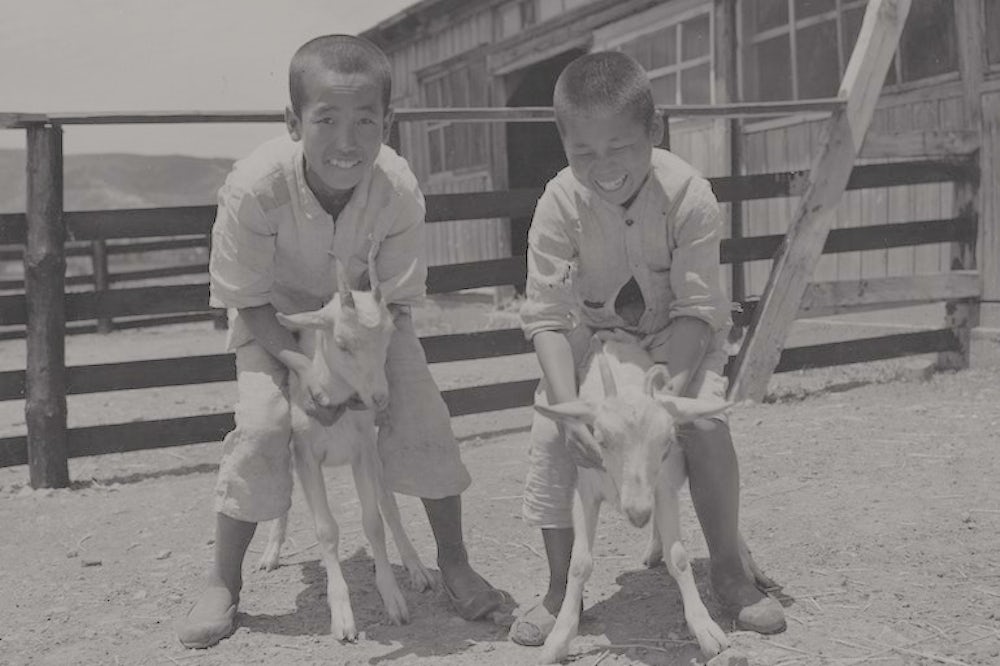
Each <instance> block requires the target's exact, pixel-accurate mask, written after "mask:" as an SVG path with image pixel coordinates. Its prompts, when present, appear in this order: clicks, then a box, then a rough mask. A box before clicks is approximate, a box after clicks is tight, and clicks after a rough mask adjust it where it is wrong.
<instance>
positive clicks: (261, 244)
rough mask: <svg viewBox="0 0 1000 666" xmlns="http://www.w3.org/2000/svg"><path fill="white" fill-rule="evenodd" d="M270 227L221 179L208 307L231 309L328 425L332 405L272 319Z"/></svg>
mask: <svg viewBox="0 0 1000 666" xmlns="http://www.w3.org/2000/svg"><path fill="white" fill-rule="evenodd" d="M275 237H276V231H275V229H274V228H273V227H272V226H271V223H270V222H269V220H268V218H267V216H266V215H265V214H264V212H263V211H262V210H261V208H260V205H259V203H258V202H257V200H256V199H255V198H254V197H253V196H251V195H249V194H247V193H246V192H243V191H242V190H241V189H240V188H237V187H234V186H232V185H231V183H229V182H227V183H226V184H225V185H223V187H222V188H220V190H219V207H218V212H217V214H216V219H215V224H214V225H213V227H212V253H211V258H210V261H209V275H210V279H211V283H210V292H211V300H212V303H213V304H214V305H221V306H223V307H229V308H235V309H237V310H238V311H239V313H240V319H241V320H242V321H243V323H244V324H245V325H246V327H247V330H248V331H249V332H250V335H251V336H253V338H254V340H255V341H256V342H257V343H258V344H259V345H260V346H261V347H263V348H264V350H265V351H267V352H268V353H269V354H271V356H273V357H275V358H276V359H278V360H279V361H280V362H281V363H282V364H283V365H285V366H286V367H287V368H288V369H289V370H292V371H294V372H295V373H296V374H298V375H299V377H300V378H301V379H302V383H303V385H304V386H305V388H306V393H307V395H308V396H309V399H310V402H311V404H307V405H305V408H306V412H307V413H308V414H309V415H310V416H312V417H314V418H316V419H317V420H318V421H320V422H321V423H323V424H324V425H330V424H332V423H333V421H334V420H335V418H336V416H337V412H336V408H331V407H330V406H329V405H330V401H329V398H328V397H327V396H326V394H325V392H324V391H323V389H322V386H321V385H320V384H319V381H318V379H319V378H318V377H316V376H315V375H314V373H313V372H312V371H311V370H310V368H311V366H312V363H311V361H310V359H309V358H308V357H307V356H305V355H304V354H303V353H302V351H301V349H300V348H299V345H298V343H297V342H296V340H295V338H294V337H293V336H292V334H291V332H290V331H288V330H287V329H286V328H285V327H284V326H282V325H281V324H279V323H278V319H277V317H276V316H275V309H274V306H273V305H271V303H270V298H271V285H272V284H273V282H274V245H275Z"/></svg>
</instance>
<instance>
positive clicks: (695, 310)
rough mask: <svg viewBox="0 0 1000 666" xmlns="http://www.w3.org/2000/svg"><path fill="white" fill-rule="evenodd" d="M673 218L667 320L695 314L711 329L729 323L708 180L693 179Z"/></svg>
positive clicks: (718, 222)
mask: <svg viewBox="0 0 1000 666" xmlns="http://www.w3.org/2000/svg"><path fill="white" fill-rule="evenodd" d="M682 196H683V199H682V200H681V201H680V202H679V204H678V208H677V211H676V217H675V225H676V226H675V228H674V229H675V230H674V243H675V247H674V250H673V257H672V266H671V270H670V287H671V290H672V291H673V292H674V301H673V303H672V304H671V306H670V314H669V319H670V320H673V319H676V318H678V317H694V318H695V319H700V320H702V321H704V322H706V323H707V324H708V325H709V326H711V327H712V329H713V330H718V329H721V328H722V327H724V326H725V325H726V324H727V323H728V322H729V307H728V306H729V303H728V301H727V299H726V298H725V295H724V294H723V293H722V289H721V286H720V284H719V276H720V270H719V243H720V240H721V236H722V213H721V211H720V210H719V204H718V201H717V200H716V198H715V195H714V194H713V193H712V188H711V186H710V185H709V184H708V181H706V180H704V179H703V178H693V179H692V180H691V181H690V183H689V184H688V186H687V188H686V189H685V191H684V194H683V195H682Z"/></svg>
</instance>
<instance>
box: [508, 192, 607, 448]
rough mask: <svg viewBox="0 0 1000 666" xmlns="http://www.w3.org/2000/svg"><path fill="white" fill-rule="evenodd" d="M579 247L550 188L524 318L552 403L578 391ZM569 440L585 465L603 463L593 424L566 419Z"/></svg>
mask: <svg viewBox="0 0 1000 666" xmlns="http://www.w3.org/2000/svg"><path fill="white" fill-rule="evenodd" d="M575 267H576V248H575V246H574V244H573V242H572V241H571V239H570V238H569V237H568V236H567V234H566V233H565V230H564V227H563V225H562V224H561V221H560V211H559V208H558V205H557V203H556V202H555V197H554V195H553V194H552V192H550V191H548V190H547V191H546V192H545V194H543V195H542V198H541V199H540V200H539V202H538V205H537V206H536V208H535V216H534V219H533V220H532V222H531V228H530V230H529V232H528V279H527V284H526V293H525V295H526V299H525V302H524V303H523V304H522V306H521V324H522V328H523V329H524V332H525V335H526V336H527V337H528V338H530V339H531V342H532V344H533V345H534V347H535V354H536V355H537V356H538V364H539V365H540V366H541V368H542V374H543V375H544V377H545V382H546V384H547V385H548V389H549V396H548V397H549V401H550V402H551V403H552V404H559V403H562V402H570V401H572V400H575V399H576V398H577V397H578V395H579V394H578V388H577V385H576V364H575V363H574V361H573V352H572V349H571V348H570V345H569V340H568V339H567V338H566V332H567V331H569V330H571V329H572V327H573V326H574V325H575V322H574V318H573V303H574V297H573V290H572V279H571V278H572V276H573V275H574V273H575ZM563 427H564V430H565V433H566V444H567V446H568V448H569V451H570V455H571V456H572V457H573V460H574V462H575V463H576V464H577V465H579V466H581V467H598V468H599V467H601V466H602V465H601V454H600V448H599V446H598V444H597V442H596V441H595V440H594V436H593V435H592V434H591V432H590V429H589V428H588V427H587V426H585V425H583V424H579V423H576V422H573V423H572V424H570V423H566V424H564V425H563Z"/></svg>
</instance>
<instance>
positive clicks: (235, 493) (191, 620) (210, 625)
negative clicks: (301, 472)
mask: <svg viewBox="0 0 1000 666" xmlns="http://www.w3.org/2000/svg"><path fill="white" fill-rule="evenodd" d="M236 376H237V392H238V402H237V405H236V428H235V429H234V430H233V431H232V432H230V433H229V434H228V435H226V439H225V441H224V443H223V446H224V452H223V456H222V460H221V462H220V464H219V477H218V481H217V484H216V490H215V495H216V501H215V510H216V528H215V549H214V559H213V562H212V566H211V568H210V569H209V573H208V577H207V581H206V584H205V587H204V588H203V590H202V592H201V594H200V595H199V597H198V599H197V601H196V602H195V604H194V607H193V608H192V609H191V611H190V612H189V613H188V615H187V616H186V617H185V618H184V619H183V620H182V621H181V623H180V625H179V626H178V628H177V635H178V638H180V641H181V642H182V643H183V644H184V645H186V646H187V647H199V648H204V647H210V646H212V645H214V644H216V643H218V642H219V641H220V640H222V639H223V638H225V637H226V636H228V635H229V634H230V633H232V631H233V629H234V628H235V619H236V608H237V605H238V604H239V597H240V589H241V587H242V583H243V578H242V569H243V558H244V556H245V554H246V550H247V546H248V545H249V544H250V540H251V539H252V538H253V535H254V531H255V529H256V527H257V523H258V522H262V521H265V520H272V519H274V518H277V517H278V516H280V515H282V514H283V513H285V512H287V511H288V508H289V505H290V504H291V494H292V475H291V450H290V448H289V438H290V436H291V419H290V413H289V405H288V385H287V379H288V373H287V370H286V369H285V367H284V366H283V365H281V363H280V362H278V361H277V360H276V359H274V358H273V357H271V356H270V354H268V353H267V352H266V351H264V350H263V349H262V348H261V347H259V346H258V345H256V344H254V343H249V344H246V345H243V346H242V347H240V348H239V349H237V350H236Z"/></svg>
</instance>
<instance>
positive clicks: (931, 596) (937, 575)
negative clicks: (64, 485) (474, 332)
mask: <svg viewBox="0 0 1000 666" xmlns="http://www.w3.org/2000/svg"><path fill="white" fill-rule="evenodd" d="M431 314H432V315H434V316H433V317H432V319H434V321H436V322H439V323H440V322H441V321H446V320H447V319H448V317H447V316H444V315H447V313H444V315H442V313H431ZM442 326H443V327H444V328H442V329H440V330H441V331H442V332H444V331H445V330H454V328H453V327H452V325H451V324H448V323H445V324H442ZM803 331H805V332H804V333H803ZM838 331H839V329H837V327H836V326H834V325H832V324H831V325H830V326H823V325H822V324H813V328H812V329H810V330H806V329H802V330H800V331H799V332H798V333H797V334H798V335H800V336H802V335H805V336H806V337H807V338H809V339H813V340H815V339H818V338H829V337H831V336H834V337H836V336H837V335H841V334H842V333H840V332H838ZM221 340H222V337H221V334H220V333H219V332H216V331H213V330H211V327H210V326H209V325H205V324H189V325H185V326H176V327H170V328H162V329H151V330H146V331H128V332H121V333H115V334H112V335H111V336H103V337H102V336H96V335H87V336H75V337H73V338H71V339H70V340H69V342H68V351H67V354H68V358H69V362H70V363H71V364H80V363H94V362H101V361H111V360H125V359H129V358H142V357H156V356H172V355H180V354H186V353H206V354H207V353H217V352H218V351H219V350H220V348H221ZM998 349H1000V345H998V344H992V345H990V346H989V350H990V351H989V353H988V354H986V355H985V357H984V359H983V360H982V361H981V362H982V365H981V367H978V368H976V369H973V370H966V371H962V372H957V373H939V374H933V375H931V374H928V373H925V372H923V370H922V367H923V364H924V363H925V362H926V359H908V360H907V361H896V362H885V363H878V364H867V365H865V366H847V367H843V368H837V369H831V370H823V371H812V372H804V373H795V374H794V375H783V376H779V377H777V378H776V380H775V382H774V383H773V386H772V391H771V396H770V398H769V401H768V402H766V403H765V404H756V405H743V406H740V407H739V408H737V409H736V410H735V412H734V415H733V419H732V425H733V433H734V438H735V441H736V443H737V448H738V452H739V456H740V462H741V472H742V484H743V495H742V514H741V521H742V525H743V530H744V533H745V534H746V536H747V539H748V541H749V543H750V545H751V547H752V548H753V549H754V552H755V555H756V557H757V560H758V562H759V563H760V564H761V565H762V566H763V567H764V569H765V570H766V571H767V572H768V573H769V574H771V575H772V576H773V577H774V578H776V579H777V580H778V581H779V582H780V583H782V584H783V585H784V593H785V595H787V596H786V598H785V603H786V604H787V608H786V612H787V615H788V629H787V631H786V632H784V633H782V634H779V635H776V636H773V637H762V636H758V635H754V634H749V633H745V632H735V631H734V632H731V633H730V638H731V640H732V642H733V644H734V645H735V646H736V647H737V648H738V649H739V650H740V651H742V652H743V653H744V654H745V655H747V656H748V657H749V659H750V663H751V664H754V665H757V666H760V665H765V664H766V665H773V666H779V665H781V666H792V665H793V664H794V665H804V666H808V665H812V664H836V665H848V664H880V665H883V664H884V665H895V664H934V663H942V664H959V665H960V664H970V665H971V664H980V665H987V664H1000V538H998V533H1000V492H998V491H997V479H998V478H1000V435H998V425H1000V381H998V376H1000V374H998V371H1000V353H998ZM23 359H24V357H23V342H21V343H3V344H2V345H0V368H2V369H8V368H14V367H23ZM434 371H435V375H436V376H437V377H438V380H439V383H440V384H441V385H442V387H443V388H450V387H452V386H459V385H469V384H474V383H489V382H491V381H495V380H500V379H516V378H522V377H532V376H537V367H536V366H535V364H534V359H533V358H532V357H530V356H526V357H517V358H514V359H502V360H500V361H498V362H489V363H487V362H477V363H465V364H450V366H449V367H445V366H435V367H434ZM231 399H232V385H231V384H217V385H213V386H206V387H183V388H181V389H169V390H167V389H162V390H147V391H129V392H116V393H107V394H100V395H95V396H77V397H71V399H70V418H71V423H72V424H73V425H84V424H89V423H101V422H116V421H125V420H131V419H137V418H153V417H167V416H180V415H185V414H192V413H197V412H212V411H219V410H224V409H228V408H229V405H228V403H229V401H230V400H231ZM21 410H23V405H21V404H20V403H0V435H2V434H14V433H17V432H23V412H22V411H21ZM529 419H530V410H528V409H517V410H509V411H505V412H496V413H492V414H485V415H478V416H469V417H460V418H457V419H455V430H456V433H457V434H458V435H459V437H460V438H461V441H462V449H463V456H464V459H465V461H466V464H467V465H468V466H469V468H470V471H471V473H472V476H473V479H474V481H473V485H472V487H471V488H470V490H469V491H468V492H466V493H465V495H464V506H465V521H466V525H465V533H466V538H467V543H468V546H469V549H470V552H471V556H472V559H473V562H474V564H475V565H476V566H477V568H478V569H479V570H480V571H481V572H482V573H483V574H485V575H486V576H487V577H488V578H489V579H490V580H491V581H492V582H493V583H494V584H495V585H497V586H498V587H501V588H503V589H505V590H507V591H509V592H510V593H511V594H512V595H513V597H514V598H515V599H516V600H517V601H518V602H519V603H520V604H521V605H522V606H525V605H529V604H531V603H533V602H534V601H535V600H536V598H537V596H538V594H539V593H540V592H541V590H542V588H543V586H544V582H545V572H546V567H545V563H544V559H543V556H542V546H541V539H540V536H539V534H538V533H537V532H536V531H534V530H531V529H528V528H527V527H526V526H525V525H524V524H523V523H522V521H521V519H520V494H521V485H522V482H523V478H524V473H525V468H526V457H527V456H526V454H527V448H528V436H527V430H526V427H527V424H528V422H529ZM218 455H219V445H218V443H211V444H200V445H194V446H186V447H179V448H175V449H166V450H157V451H144V452H137V453H131V454H123V455H109V456H101V457H95V458H83V459H74V460H72V461H71V468H70V471H71V476H72V478H73V479H74V484H73V487H72V488H71V489H64V490H31V489H30V487H27V469H26V468H25V467H15V468H8V469H0V533H2V538H0V664H4V665H11V666H14V665H20V664H37V665H52V666H57V665H58V666H62V665H65V664H114V665H118V664H122V665H131V664H164V665H166V664H175V665H176V664H184V665H188V664H190V665H193V666H209V665H223V664H225V665H227V666H232V665H237V664H345V665H346V664H355V665H360V664H386V665H395V664H398V665H399V666H403V665H408V664H419V665H424V664H483V665H485V666H505V665H508V664H530V663H533V659H534V658H535V656H536V654H537V652H535V651H534V650H532V649H530V648H524V647H520V646H517V645H514V644H513V643H511V642H509V641H508V640H507V637H506V629H505V628H504V627H503V626H499V625H495V624H489V623H467V622H464V621H462V620H460V619H458V618H457V617H455V616H454V615H453V614H452V613H451V612H450V610H449V607H448V604H447V602H446V600H445V598H444V596H443V595H442V594H441V593H439V592H437V591H433V592H425V593H417V592H414V591H412V590H409V589H406V588H405V585H404V592H405V594H406V598H407V602H408V604H409V608H410V612H411V615H412V618H413V620H412V622H411V623H410V624H409V625H406V626H393V625H391V624H390V623H389V621H388V619H387V617H386V615H385V613H384V611H383V609H382V605H381V601H380V599H379V597H378V593H377V592H376V591H375V588H374V576H373V570H372V561H371V559H370V557H369V551H368V546H367V544H366V543H365V540H364V536H363V534H362V533H361V528H360V515H359V507H358V503H357V500H356V497H355V494H354V489H353V483H352V482H351V479H350V474H349V472H348V470H346V469H330V470H327V479H328V491H329V495H330V500H331V505H332V506H333V507H334V513H335V515H336V516H337V518H338V521H339V523H340V525H341V529H342V540H341V554H342V558H343V560H344V564H345V576H346V578H347V581H348V584H349V586H350V588H351V598H352V603H353V607H354V611H355V615H356V618H357V622H358V625H359V629H360V630H361V631H362V636H361V639H360V640H359V641H358V642H357V643H356V644H340V643H338V642H337V641H335V640H333V639H331V638H330V636H329V611H328V609H327V607H326V600H325V572H324V570H323V568H322V567H321V565H320V563H319V561H318V552H317V549H316V548H315V538H314V535H313V531H312V528H311V526H310V524H309V520H308V515H307V512H306V509H305V503H304V502H303V501H302V498H301V496H300V495H299V494H298V491H296V498H295V504H294V506H293V509H292V515H291V523H290V530H289V534H290V536H291V541H290V543H288V544H287V545H286V548H285V553H284V558H283V566H281V567H280V568H279V569H278V570H276V571H274V572H271V573H267V574H265V573H257V572H251V571H250V567H251V566H252V565H253V564H254V563H255V562H256V558H257V557H258V556H259V553H260V551H261V550H262V546H263V542H264V539H265V538H266V530H263V529H262V530H259V532H258V535H257V537H256V539H255V541H254V543H253V544H252V545H251V550H252V552H251V554H250V555H249V556H248V561H247V573H246V576H245V587H244V591H243V597H242V603H241V609H240V610H241V613H240V615H239V628H238V629H237V631H236V633H235V634H234V635H233V636H232V637H231V638H229V639H228V640H226V641H224V642H223V643H222V644H220V645H219V646H217V647H215V648H213V649H211V650H206V651H190V650H185V649H184V648H183V647H182V646H181V645H180V644H179V643H178V642H177V641H176V639H175V637H174V633H173V622H174V620H176V619H177V618H178V617H180V616H181V615H182V614H183V613H184V612H186V610H187V609H188V607H189V606H190V603H191V600H192V597H193V595H195V594H196V593H197V591H198V588H199V586H200V585H201V583H202V580H203V576H204V572H205V569H206V566H207V563H208V562H209V559H210V556H211V552H212V547H211V544H212V541H211V539H212V529H213V528H212V525H213V516H212V514H211V511H210V506H211V504H210V502H211V495H212V485H213V481H214V475H215V472H216V466H217V462H218ZM682 506H683V513H682V517H683V525H684V535H685V536H684V538H685V542H686V544H687V546H688V549H689V552H690V553H691V554H692V556H693V557H694V559H695V563H694V569H695V575H696V578H697V579H698V580H699V587H700V588H701V589H702V595H703V597H705V598H706V600H707V603H708V606H709V610H710V611H712V613H713V615H715V616H716V617H720V616H719V614H718V608H717V606H716V605H715V603H714V601H713V600H712V599H711V594H710V591H709V590H708V588H707V586H706V585H705V584H704V581H705V579H706V578H707V571H706V568H707V567H706V562H707V560H706V559H705V558H706V555H707V551H706V548H705V544H704V541H703V539H702V536H701V532H700V530H699V528H698V526H697V521H696V519H695V517H694V514H693V511H692V510H691V507H690V502H689V501H688V500H687V498H686V497H685V498H684V501H683V502H682ZM401 507H402V510H403V514H404V521H405V522H406V524H407V525H408V526H409V534H410V536H411V538H412V540H413V541H414V544H415V546H416V547H417V550H418V551H419V553H420V555H421V557H422V558H423V560H424V562H425V563H427V564H433V562H434V548H433V541H432V539H431V536H430V532H429V529H428V527H427V522H426V519H425V518H424V516H423V512H422V509H421V508H420V506H419V504H418V503H417V502H416V501H414V500H412V499H411V498H401ZM645 539H646V534H645V533H644V532H640V531H637V530H635V529H633V528H631V527H629V526H628V525H627V523H626V522H625V521H624V520H623V519H622V518H621V517H620V516H618V515H617V514H615V513H614V512H613V511H611V510H605V512H604V515H603V519H602V522H601V525H600V527H599V530H598V539H597V545H596V550H595V554H596V567H595V572H594V575H593V578H592V580H591V582H590V584H589V585H588V587H587V590H586V595H585V602H586V611H585V614H584V620H583V623H582V626H581V635H580V636H579V637H578V638H577V640H576V641H575V642H574V644H573V647H572V654H571V657H570V662H571V663H574V664H580V665H581V666H596V664H598V663H600V664H601V665H602V666H611V665H623V664H648V665H650V666H653V665H661V664H663V665H666V664H671V665H673V664H690V663H693V662H696V663H701V662H700V661H699V660H698V650H697V646H696V645H695V644H694V643H693V641H692V640H691V638H690V636H689V635H688V632H687V629H686V626H685V624H684V619H683V613H682V608H681V603H680V595H679V593H678V591H677V589H676V586H675V585H674V584H673V582H672V581H671V580H670V579H669V576H668V574H667V573H666V570H665V569H664V568H662V567H660V568H658V569H653V570H647V569H645V568H644V567H643V566H642V564H641V562H640V557H641V555H640V554H641V552H642V548H643V546H644V544H645ZM390 557H391V558H393V559H394V560H395V557H396V556H395V551H394V550H393V549H392V548H391V547H390ZM396 568H397V573H398V574H399V579H400V581H401V582H402V581H404V580H405V575H404V572H403V570H402V569H401V567H398V566H397V567H396ZM722 624H723V626H724V628H726V629H731V628H732V627H731V626H729V625H728V624H726V623H725V622H723V623H722Z"/></svg>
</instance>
